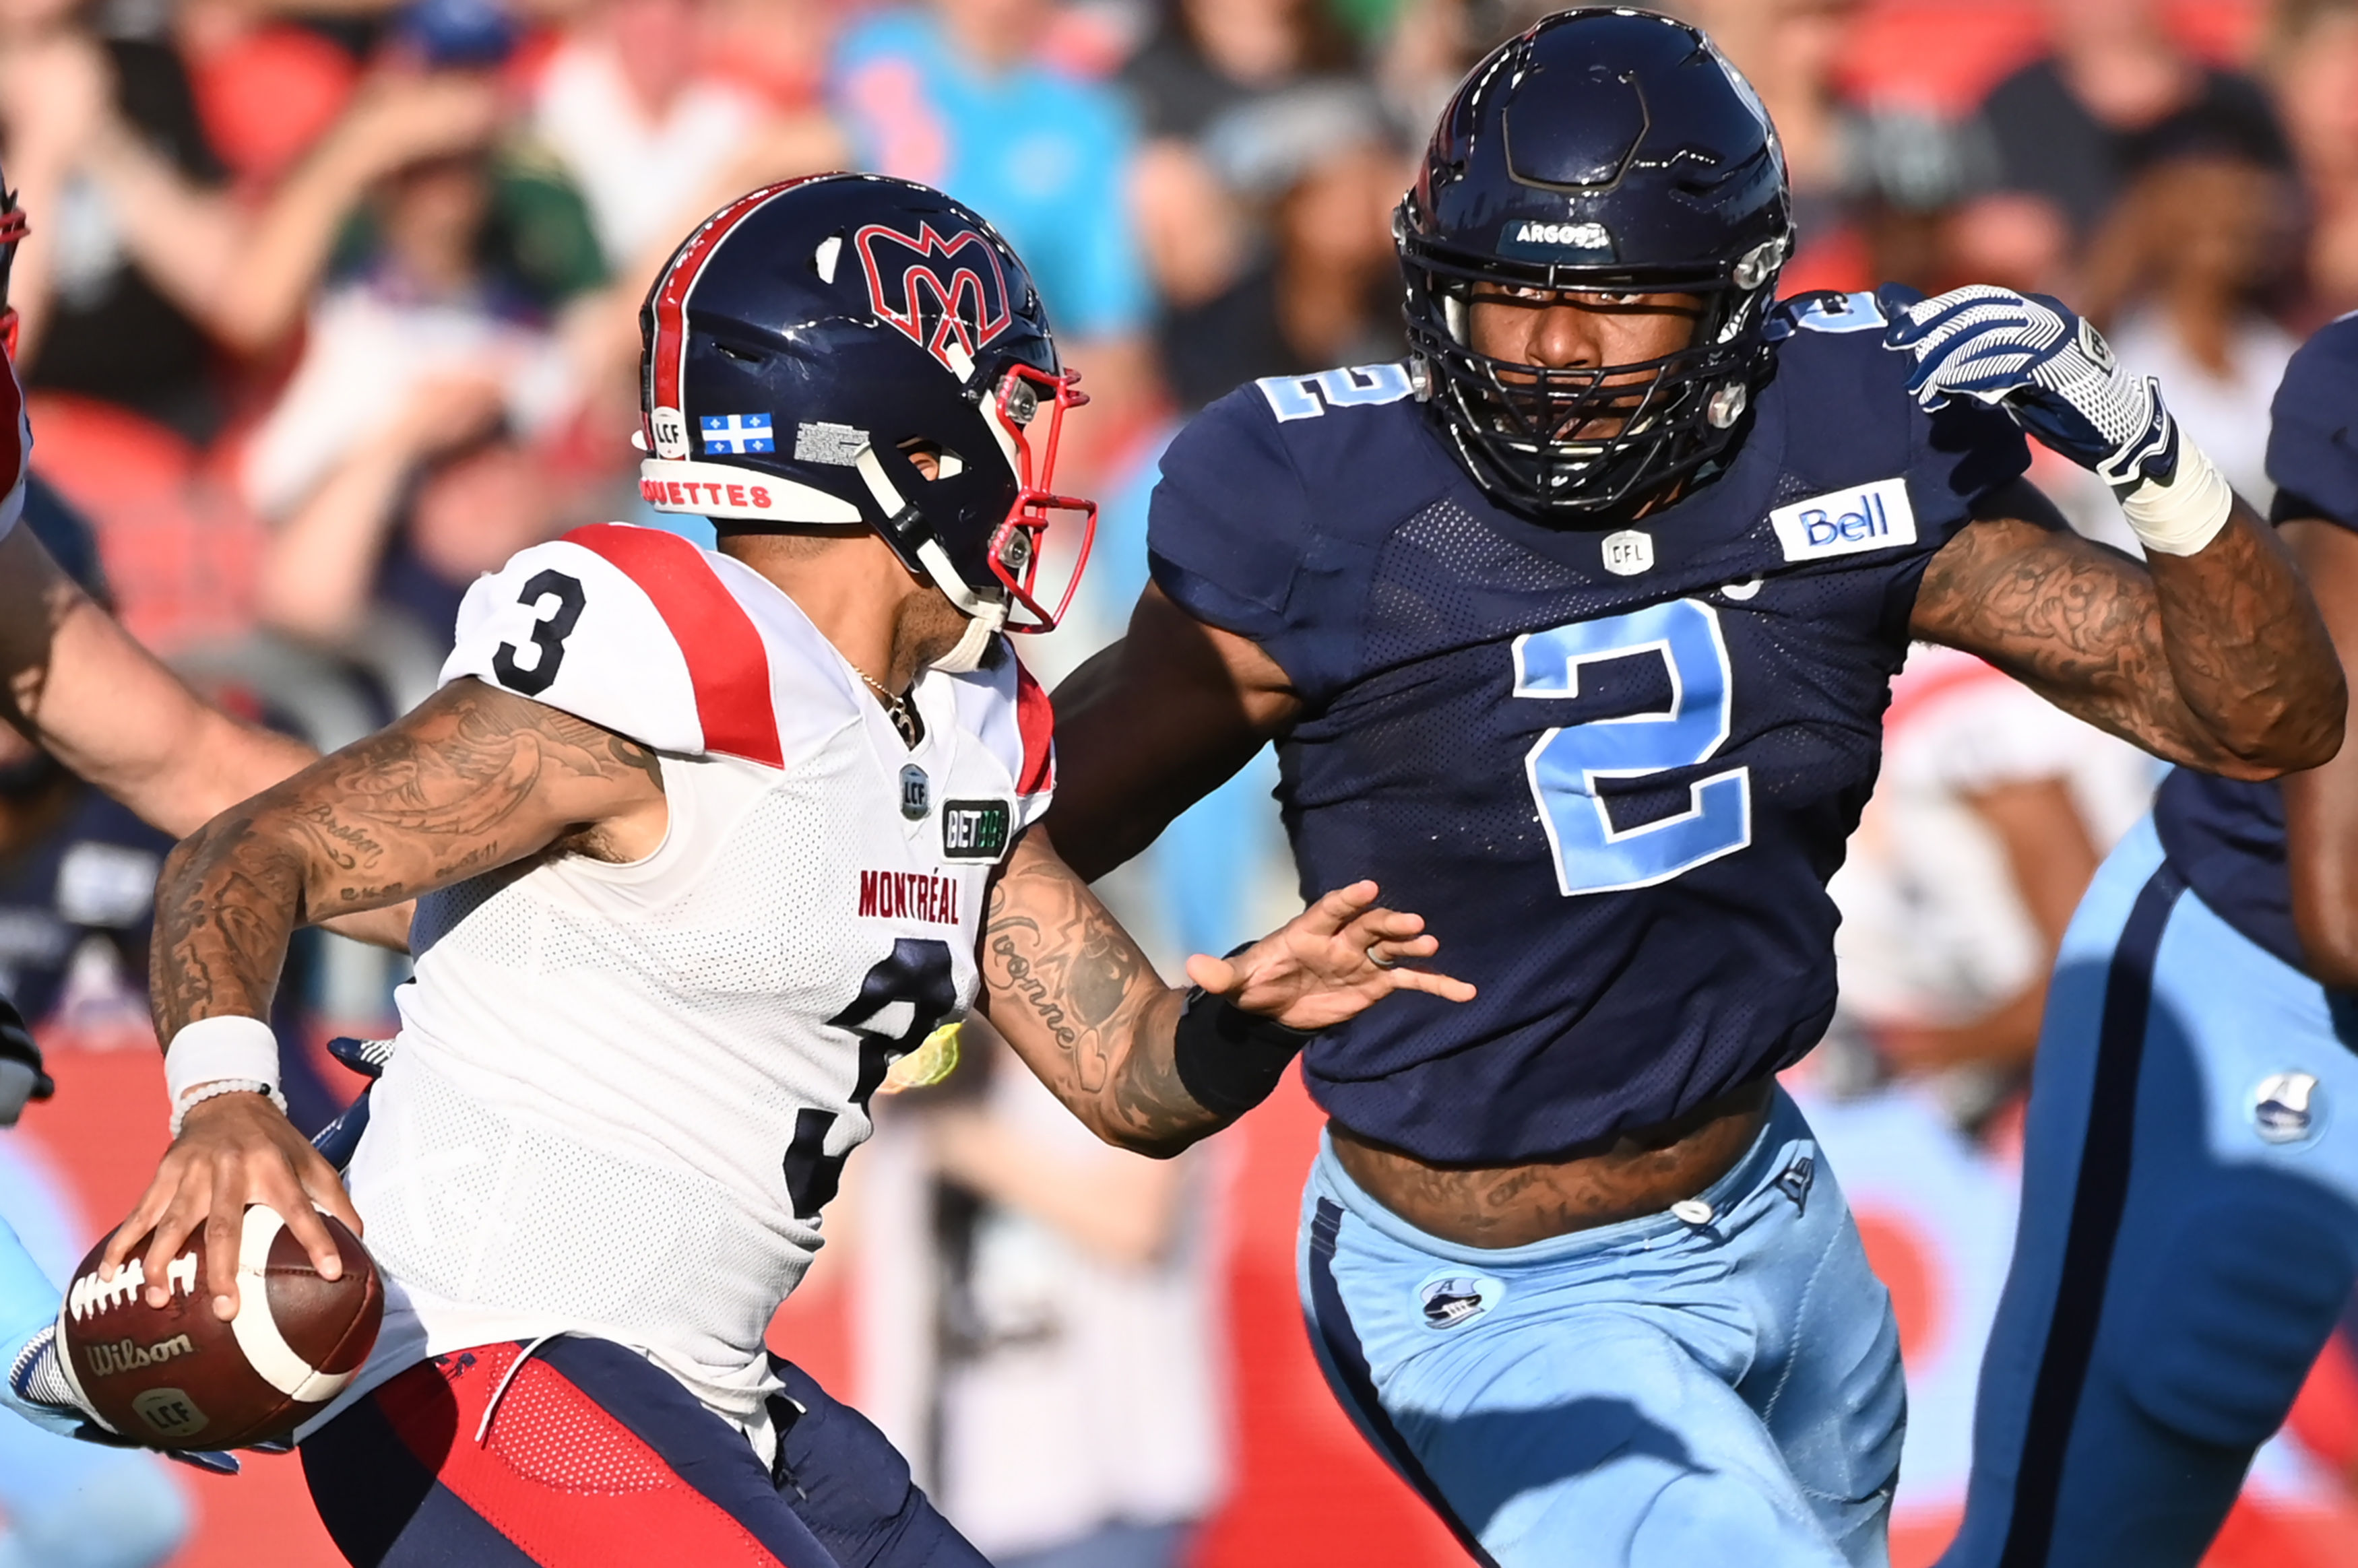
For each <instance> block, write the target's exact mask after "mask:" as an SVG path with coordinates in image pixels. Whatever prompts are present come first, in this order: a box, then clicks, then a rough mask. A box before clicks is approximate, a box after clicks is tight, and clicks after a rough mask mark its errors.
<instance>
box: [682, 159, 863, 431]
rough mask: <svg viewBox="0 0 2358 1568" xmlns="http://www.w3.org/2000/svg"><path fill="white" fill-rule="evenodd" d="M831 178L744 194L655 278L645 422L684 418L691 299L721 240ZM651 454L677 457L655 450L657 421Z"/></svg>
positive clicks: (816, 176) (693, 237)
mask: <svg viewBox="0 0 2358 1568" xmlns="http://www.w3.org/2000/svg"><path fill="white" fill-rule="evenodd" d="M833 178H837V177H836V176H835V175H832V174H806V175H804V176H802V177H801V178H796V179H789V180H784V181H782V182H780V183H779V184H776V185H765V186H763V188H762V189H759V190H752V191H748V192H746V193H745V194H744V195H742V196H740V197H739V198H738V199H737V200H734V201H731V202H730V204H729V205H728V206H726V207H723V208H722V209H721V210H720V211H718V212H715V213H714V214H713V215H712V216H711V217H709V218H707V219H706V220H705V221H704V226H703V227H702V228H700V229H698V230H697V231H696V232H694V233H692V234H690V235H689V236H688V237H687V240H686V241H684V242H682V243H681V245H680V247H679V249H677V250H676V251H674V252H673V253H672V257H671V263H670V265H667V266H665V268H664V273H663V276H661V277H659V278H657V279H656V280H655V287H654V292H653V293H651V294H650V295H648V296H647V305H648V308H650V309H652V310H653V311H654V319H655V323H654V325H655V331H654V342H652V343H650V344H648V345H647V363H646V373H647V381H648V386H647V400H646V407H645V409H644V410H643V411H642V413H641V418H642V419H644V420H647V421H652V420H653V418H654V410H656V409H658V408H677V409H679V410H681V411H682V413H683V414H685V412H686V410H687V404H685V403H683V402H681V401H680V390H681V384H682V383H684V382H685V381H686V380H687V297H688V296H689V295H690V294H692V293H694V292H695V290H696V280H697V279H698V278H699V277H701V276H704V267H705V264H706V263H708V262H709V261H710V260H711V259H712V254H713V253H714V252H715V251H717V250H719V248H720V242H721V241H723V240H725V239H727V238H728V237H729V234H730V231H731V230H733V229H735V228H736V227H737V225H738V224H740V223H741V222H744V221H745V220H746V219H748V218H750V217H752V215H753V214H754V213H756V212H758V211H761V210H762V208H763V207H764V206H766V205H767V204H768V203H769V202H770V201H771V200H773V199H775V198H777V197H780V196H783V195H784V194H785V193H786V192H787V191H789V190H792V189H794V188H795V186H797V185H807V184H809V183H810V182H811V181H812V180H814V179H833ZM645 434H646V439H647V451H648V453H649V455H650V456H654V457H670V456H673V455H674V454H672V453H668V452H663V451H659V450H657V449H656V447H655V445H654V438H655V433H654V427H653V424H652V423H649V424H648V427H647V429H646V432H645ZM688 440H689V447H688V453H687V455H688V456H691V457H692V456H694V455H695V438H694V436H693V435H690V437H689V438H688Z"/></svg>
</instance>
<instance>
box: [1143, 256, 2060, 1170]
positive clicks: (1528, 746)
mask: <svg viewBox="0 0 2358 1568" xmlns="http://www.w3.org/2000/svg"><path fill="white" fill-rule="evenodd" d="M1883 325H1884V322H1883V318H1882V316H1881V315H1880V313H1879V312H1878V311H1877V307H1876V305H1875V301H1874V299H1873V298H1872V297H1870V296H1866V295H1856V296H1851V297H1842V296H1816V297H1809V298H1807V299H1804V300H1802V301H1800V302H1796V303H1791V304H1789V305H1787V306H1786V307H1784V308H1782V309H1781V310H1780V312H1779V316H1778V318H1777V319H1776V322H1775V330H1777V331H1778V332H1779V334H1780V335H1781V337H1782V341H1781V342H1780V344H1779V349H1778V354H1777V360H1776V367H1775V373H1774V376H1773V379H1771V380H1770V381H1769V382H1768V384H1767V386H1766V387H1765V388H1764V389H1763V390H1762V392H1761V394H1760V395H1759V397H1758V402H1757V406H1756V410H1755V413H1754V416H1753V423H1752V425H1751V427H1750V428H1749V430H1748V431H1747V432H1746V433H1745V434H1744V436H1743V438H1742V440H1741V442H1740V443H1739V444H1738V445H1737V446H1736V447H1735V448H1734V449H1732V451H1731V452H1730V454H1729V455H1728V456H1727V457H1726V459H1725V468H1724V469H1723V470H1721V471H1719V472H1718V473H1716V474H1715V475H1714V477H1713V478H1712V479H1711V481H1710V482H1708V483H1705V484H1704V485H1702V486H1701V487H1700V488H1697V489H1694V490H1693V491H1691V492H1689V493H1688V494H1687V495H1686V496H1684V497H1683V498H1682V499H1681V500H1680V501H1679V502H1678V503H1675V504H1673V505H1671V506H1669V507H1666V508H1664V509H1662V510H1660V511H1659V512H1656V513H1654V514H1651V515H1649V516H1647V517H1644V518H1642V519H1640V520H1639V521H1637V522H1635V523H1633V524H1628V525H1626V526H1621V527H1597V528H1585V527H1584V528H1574V527H1552V526H1548V525H1545V524H1540V523H1537V522H1534V521H1532V520H1531V519H1530V518H1527V517H1524V516H1521V515H1520V514H1515V513H1512V512H1509V511H1506V510H1504V509H1502V508H1500V507H1498V506H1495V505H1493V504H1492V503H1490V501H1489V500H1488V499H1487V497H1486V496H1485V495H1484V493H1483V492H1482V491H1481V490H1480V489H1479V488H1477V487H1476V485H1475V484H1474V482H1473V481H1471V480H1470V479H1469V478H1468V477H1467V476H1466V472H1465V470H1463V469H1461V468H1460V467H1459V466H1458V465H1457V463H1456V461H1455V460H1454V459H1453V458H1452V456H1451V452H1450V449H1449V447H1448V445H1447V444H1446V439H1445V438H1444V436H1443V435H1442V433H1441V432H1440V431H1439V429H1438V428H1437V427H1436V426H1435V425H1434V423H1433V420H1432V417H1431V414H1430V412H1429V411H1428V410H1427V409H1426V408H1425V407H1424V406H1422V405H1421V404H1420V403H1419V402H1418V401H1417V400H1416V398H1415V396H1414V395H1413V392H1412V384H1411V382H1410V379H1409V376H1408V374H1407V373H1406V372H1405V370H1403V369H1402V368H1401V366H1398V365H1373V366H1363V367H1360V368H1357V369H1353V370H1339V371H1329V372H1326V373H1323V374H1320V375H1314V376H1303V377H1281V378H1277V379H1273V380H1270V381H1265V382H1261V383H1259V384H1255V385H1252V386H1247V387H1244V388H1241V389H1239V390H1238V392H1236V393H1234V394H1232V395H1229V396H1228V397H1226V398H1224V399H1222V400H1221V401H1219V402H1218V403H1216V404H1214V405H1213V406H1211V407H1210V408H1208V409H1206V411H1205V412H1204V414H1203V415H1202V416H1199V417H1198V418H1197V419H1196V420H1195V423H1193V424H1192V425H1190V426H1189V427H1187V428H1186V429H1185V430H1184V431H1183V432H1182V433H1181V434H1180V436H1179V437H1178V438H1177V439H1176V440H1175V441H1174V443H1173V444H1172V446H1171V449H1170V450H1169V451H1168V452H1167V453H1166V454H1165V455H1164V457H1163V480H1162V482H1161V484H1160V485H1159V486H1158V487H1157V488H1156V490H1155V492H1154V498H1153V504H1152V514H1151V518H1150V523H1149V528H1148V545H1149V551H1150V565H1151V567H1152V571H1153V575H1154V580H1155V581H1156V582H1157V583H1158V584H1159V585H1161V587H1162V589H1163V591H1164V592H1165V593H1166V594H1168V595H1169V596H1170V597H1171V598H1172V599H1173V600H1175V601H1177V602H1178V603H1179V604H1180V605H1181V606H1183V607H1184V608H1185V609H1186V610H1187V611H1189V612H1190V613H1192V614H1194V615H1195V617H1196V618H1197V619H1199V620H1201V621H1203V622H1206V623H1208V624H1211V625H1214V626H1217V627H1221V628H1224V629H1226V630H1228V631H1231V632H1234V633H1239V634H1241V635H1243V636H1246V637H1249V638H1250V639H1252V640H1253V641H1254V642H1256V643H1259V644H1260V646H1261V647H1262V648H1263V649H1265V650H1266V651H1267V652H1268V653H1269V654H1270V655H1271V657H1273V658H1274V659H1275V660H1276V661H1277V663H1278V664H1279V665H1282V667H1283V668H1284V670H1285V672H1286V674H1287V675H1288V676H1290V677H1291V679H1292V681H1293V684H1294V686H1295V687H1297V688H1299V690H1300V691H1301V693H1302V694H1303V697H1304V698H1305V699H1306V702H1307V707H1306V710H1305V713H1304V716H1303V719H1301V720H1300V722H1299V723H1298V724H1297V725H1296V726H1295V727H1294V729H1293V731H1292V732H1291V733H1289V734H1288V735H1286V736H1285V737H1284V738H1283V739H1282V741H1280V743H1279V760H1280V762H1281V765H1282V768H1281V778H1282V783H1281V785H1280V789H1279V798H1280V801H1281V803H1282V806H1283V809H1284V816H1285V821H1286V825H1287V827H1288V830H1289V832H1290V833H1291V835H1292V838H1293V849H1294V856H1295V860H1296V861H1297V863H1298V865H1299V867H1300V871H1301V875H1302V882H1303V894H1304V896H1305V897H1308V896H1311V895H1314V894H1315V893H1317V892H1323V891H1325V890H1326V889H1330V888H1335V887H1339V886H1342V885H1344V884H1347V883H1348V882H1351V881H1355V880H1357V879H1358V878H1361V877H1373V878H1374V879H1375V880H1376V881H1378V882H1379V883H1380V884H1381V886H1382V889H1383V899H1384V902H1385V903H1388V904H1390V905H1391V906H1392V907H1394V908H1399V909H1409V910H1415V911H1417V912H1418V913H1420V914H1423V915H1424V916H1425V918H1426V919H1427V921H1428V922H1429V923H1430V926H1431V929H1432V930H1433V932H1434V933H1435V934H1436V935H1438V936H1439V937H1440V939H1441V942H1442V958H1441V960H1440V966H1441V967H1443V968H1445V969H1447V970H1448V972H1450V973H1452V974H1455V975H1457V976H1459V977H1461V978H1463V979H1467V980H1470V981H1472V982H1473V983H1474V984H1475V985H1476V986H1477V987H1479V988H1480V993H1481V994H1480V995H1479V997H1478V998H1477V999H1476V1000H1474V1001H1472V1002H1469V1003H1466V1004H1464V1005H1462V1006H1461V1005H1453V1004H1451V1003H1448V1002H1445V1001H1442V1000H1438V999H1435V998H1430V997H1424V996H1415V995H1404V996H1401V997H1396V998H1393V999H1390V1000H1387V1001H1385V1002H1384V1004H1383V1005H1382V1006H1380V1007H1377V1008H1374V1009H1372V1010H1370V1011H1368V1012H1367V1013H1365V1014H1363V1015H1362V1016H1360V1017H1359V1018H1357V1019H1355V1020H1353V1021H1352V1022H1350V1023H1348V1024H1346V1025H1344V1026H1343V1027H1341V1028H1338V1029H1336V1030H1332V1031H1330V1032H1328V1033H1325V1034H1324V1035H1322V1036H1321V1037H1320V1038H1319V1039H1318V1040H1316V1041H1315V1042H1314V1043H1313V1044H1311V1046H1310V1048H1309V1050H1308V1052H1307V1053H1306V1054H1305V1055H1304V1058H1303V1060H1304V1071H1305V1072H1306V1074H1307V1076H1308V1081H1309V1085H1310V1088H1311V1092H1312V1093H1313V1094H1314V1096H1315V1097H1316V1098H1317V1099H1318V1101H1319V1103H1320V1104H1321V1105H1322V1106H1324V1107H1325V1109H1326V1110H1327V1111H1328V1112H1329V1113H1330V1114H1332V1115H1333V1116H1335V1117H1336V1119H1339V1120H1341V1121H1342V1122H1343V1123H1344V1124H1345V1125H1346V1126H1348V1127H1350V1128H1352V1129H1353V1130H1356V1131H1357V1132H1359V1133H1361V1134H1364V1135H1366V1136H1368V1137H1370V1138H1374V1139H1378V1140H1380V1141H1384V1142H1386V1143H1390V1144H1392V1145H1395V1146H1397V1147H1399V1148H1402V1149H1405V1150H1407V1151H1409V1152H1412V1153H1413V1154H1416V1155H1417V1156H1419V1157H1421V1158H1422V1159H1426V1160H1430V1161H1436V1162H1476V1163H1503V1162H1514V1161H1520V1160H1527V1159H1533V1158H1538V1157H1541V1156H1545V1155H1548V1154H1551V1153H1554V1152H1560V1151H1563V1150H1565V1149H1567V1148H1570V1147H1572V1146H1573V1145H1574V1144H1578V1143H1583V1142H1585V1141H1589V1140H1592V1139H1595V1138H1598V1137H1601V1136H1604V1135H1606V1134H1609V1133H1612V1132H1615V1131H1617V1130H1624V1129H1629V1128H1636V1127H1641V1126H1645V1125H1648V1124H1650V1123H1654V1122H1659V1121H1662V1120H1665V1119H1669V1118H1671V1117H1674V1116H1678V1115H1680V1114H1682V1112H1684V1111H1686V1110H1688V1109H1690V1108H1693V1107H1694V1106H1696V1105H1698V1104H1700V1103H1701V1102H1703V1101H1704V1100H1707V1099H1709V1098H1712V1097H1714V1096H1715V1095H1717V1094H1720V1093H1722V1092H1723V1091H1725V1090H1727V1089H1729V1088H1731V1087H1736V1086H1737V1085H1740V1084H1743V1083H1746V1082H1747V1081H1749V1080H1752V1079H1756V1078H1758V1077H1760V1076H1762V1075H1764V1074H1768V1073H1770V1072H1774V1071H1776V1070H1777V1069H1779V1068H1781V1067H1783V1066H1785V1065H1789V1064H1790V1063H1791V1062H1793V1061H1795V1060H1796V1059H1798V1058H1799V1057H1800V1056H1801V1054H1803V1053H1805V1052H1806V1051H1808V1050H1809V1048H1810V1047H1811V1046H1812V1045H1813V1044H1816V1042H1817V1040H1818V1037H1819V1035H1820V1034H1821V1033H1823V1030H1824V1028H1825V1025H1826V1021H1827V1019H1828V1018H1829V1017H1830V1016H1831V1014H1832V1012H1833V1003H1834V963H1833V931H1834V925H1835V922H1836V915H1835V912H1834V907H1833V903H1832V901H1831V900H1829V899H1828V898H1827V896H1826V891H1825V884H1826V879H1827V878H1828V877H1829V876H1831V875H1832V874H1833V871H1834V870H1835V868H1836V867H1837V866H1838V865H1840V864H1841V861H1842V858H1843V845H1844V839H1845V838H1847V837H1848V836H1849V834H1850V832H1851V829H1852V828H1853V827H1855V825H1856V823H1857V820H1858V813H1859V807H1860V806H1861V805H1862V804H1863V803H1864V802H1865V800H1866V795H1867V793H1868V791H1869V789H1870V788H1871V787H1872V786H1873V784H1874V783H1875V776H1876V770H1877V762H1878V761H1879V757H1880V752H1881V741H1882V726H1881V719H1882V714H1883V709H1884V707H1885V704H1886V702H1887V697H1888V692H1889V681H1890V677H1891V675H1892V673H1893V672H1894V671H1895V670H1897V669H1898V666H1899V664H1900V662H1901V659H1902V658H1903V656H1904V655H1905V654H1906V652H1907V648H1908V643H1909V617H1910V613H1911V611H1912V610H1913V607H1914V603H1915V599H1916V589H1917V584H1918V581H1919V579H1920V577H1921V576H1922V573H1923V570H1924V566H1925V563H1926V561H1927V560H1928V559H1929V558H1930V557H1931V554H1932V552H1934V551H1935V550H1937V549H1939V548H1940V547H1941V546H1942V544H1944V543H1945V542H1946V541H1947V540H1948V539H1949V538H1950V537H1951V536H1952V535H1953V534H1954V533H1955V532H1956V531H1957V529H1958V528H1959V527H1961V526H1962V525H1963V524H1964V523H1965V521H1966V520H1967V516H1968V512H1969V508H1970V507H1971V505H1972V503H1973V502H1974V500H1975V499H1976V498H1977V497H1979V496H1980V495H1982V494H1983V493H1985V492H1987V491H1989V490H1991V489H1992V488H1994V487H1996V486H1997V485H1999V484H2002V483H2004V482H2006V481H2010V480H2012V479H2014V478H2015V477H2017V475H2019V474H2020V473H2021V472H2022V471H2023V470H2024V469H2025V467H2026V466H2028V460H2029V454H2028V449H2027V448H2026V446H2025V445H2024V442H2023V438H2022V436H2021V434H2020V432H2019V431H2018V430H2017V427H2015V425H2014V424H2013V422H2012V421H2011V420H2010V419H2009V418H2007V417H2006V416H2005V415H2004V414H2002V413H1999V412H1996V411H1993V410H1990V409H1988V408H1986V407H1983V406H1977V405H1975V406H1963V405H1958V406H1951V407H1949V408H1946V409H1943V410H1942V411H1941V412H1940V413H1937V414H1931V415H1928V414H1925V413H1924V412H1922V411H1921V410H1920V409H1919V408H1918V407H1917V406H1916V405H1915V403H1914V401H1913V400H1912V399H1910V398H1909V395H1908V394H1907V392H1906V390H1905V385H1904V384H1905V382H1906V380H1907V377H1908V373H1909V361H1908V359H1907V357H1906V356H1905V355H1902V354H1899V353H1896V352H1893V351H1888V350H1886V349H1885V348H1884V347H1883V346H1882V341H1881V333H1882V328H1883Z"/></svg>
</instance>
